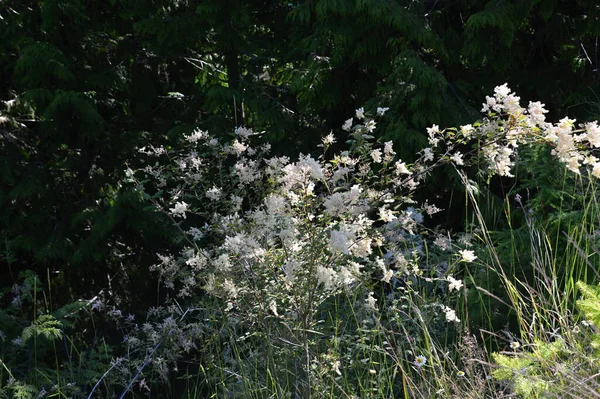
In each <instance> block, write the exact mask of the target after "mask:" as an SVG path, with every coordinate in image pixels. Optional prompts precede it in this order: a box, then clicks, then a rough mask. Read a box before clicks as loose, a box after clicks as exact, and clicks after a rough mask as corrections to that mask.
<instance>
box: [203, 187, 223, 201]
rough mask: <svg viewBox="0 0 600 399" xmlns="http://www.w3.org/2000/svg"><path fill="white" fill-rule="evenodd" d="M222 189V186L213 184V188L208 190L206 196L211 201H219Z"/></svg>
mask: <svg viewBox="0 0 600 399" xmlns="http://www.w3.org/2000/svg"><path fill="white" fill-rule="evenodd" d="M221 195H222V191H221V189H220V188H217V187H216V186H213V187H212V188H211V189H209V190H208V191H206V197H207V198H208V199H210V200H211V201H218V200H220V199H221Z"/></svg>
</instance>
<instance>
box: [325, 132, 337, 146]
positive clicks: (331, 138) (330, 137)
mask: <svg viewBox="0 0 600 399" xmlns="http://www.w3.org/2000/svg"><path fill="white" fill-rule="evenodd" d="M333 143H335V136H334V135H333V132H330V133H329V134H328V135H327V136H325V137H323V144H325V145H326V146H329V145H331V144H333Z"/></svg>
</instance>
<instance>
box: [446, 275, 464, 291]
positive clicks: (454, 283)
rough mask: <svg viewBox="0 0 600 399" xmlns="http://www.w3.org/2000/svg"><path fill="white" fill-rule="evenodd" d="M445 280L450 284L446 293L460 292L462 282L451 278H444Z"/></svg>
mask: <svg viewBox="0 0 600 399" xmlns="http://www.w3.org/2000/svg"><path fill="white" fill-rule="evenodd" d="M446 280H447V281H448V282H449V283H450V285H449V286H448V291H450V292H452V291H453V290H456V291H460V289H461V288H462V287H463V282H462V280H457V279H455V278H454V277H452V276H448V277H446Z"/></svg>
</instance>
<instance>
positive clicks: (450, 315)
mask: <svg viewBox="0 0 600 399" xmlns="http://www.w3.org/2000/svg"><path fill="white" fill-rule="evenodd" d="M444 314H445V315H446V321H447V322H449V323H451V322H455V323H460V319H459V318H458V317H456V312H455V311H454V309H450V308H449V307H448V306H444Z"/></svg>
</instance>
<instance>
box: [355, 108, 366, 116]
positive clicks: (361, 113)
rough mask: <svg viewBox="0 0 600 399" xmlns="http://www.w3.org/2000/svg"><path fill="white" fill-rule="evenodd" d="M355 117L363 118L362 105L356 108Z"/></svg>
mask: <svg viewBox="0 0 600 399" xmlns="http://www.w3.org/2000/svg"><path fill="white" fill-rule="evenodd" d="M356 117H357V118H358V119H365V109H364V108H363V107H360V108H359V109H357V110H356Z"/></svg>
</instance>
